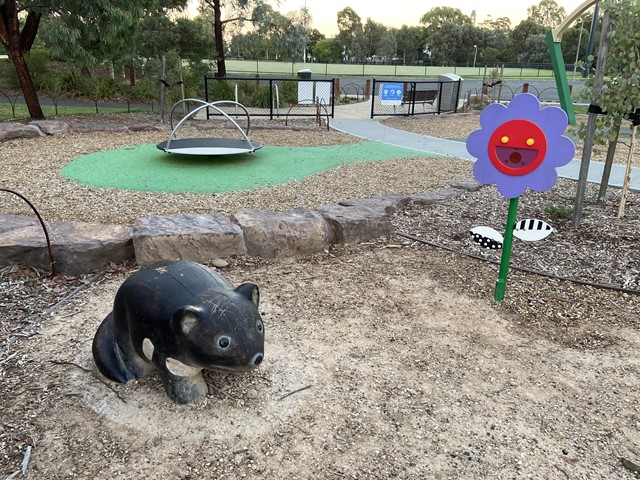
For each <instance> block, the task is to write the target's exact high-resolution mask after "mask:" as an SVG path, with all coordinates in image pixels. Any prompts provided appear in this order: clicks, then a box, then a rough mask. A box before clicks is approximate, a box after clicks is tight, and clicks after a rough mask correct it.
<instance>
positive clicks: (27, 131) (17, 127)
mask: <svg viewBox="0 0 640 480" xmlns="http://www.w3.org/2000/svg"><path fill="white" fill-rule="evenodd" d="M35 137H44V133H42V132H41V131H40V129H39V128H38V127H35V126H30V125H23V124H22V123H15V122H4V123H0V142H6V141H7V140H13V139H16V138H35Z"/></svg>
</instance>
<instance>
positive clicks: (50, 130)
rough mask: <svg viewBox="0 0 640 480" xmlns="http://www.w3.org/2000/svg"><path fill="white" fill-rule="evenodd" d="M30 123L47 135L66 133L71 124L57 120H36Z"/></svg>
mask: <svg viewBox="0 0 640 480" xmlns="http://www.w3.org/2000/svg"><path fill="white" fill-rule="evenodd" d="M29 125H33V126H36V127H38V128H39V129H40V130H41V131H42V132H43V133H45V134H46V135H64V134H65V133H67V132H68V131H69V124H68V123H66V122H60V121H57V120H34V121H32V122H31V123H30V124H29Z"/></svg>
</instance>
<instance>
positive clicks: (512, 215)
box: [493, 197, 520, 302]
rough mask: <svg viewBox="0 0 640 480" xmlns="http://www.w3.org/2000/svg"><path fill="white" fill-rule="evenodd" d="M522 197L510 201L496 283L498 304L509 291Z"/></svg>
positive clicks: (494, 296)
mask: <svg viewBox="0 0 640 480" xmlns="http://www.w3.org/2000/svg"><path fill="white" fill-rule="evenodd" d="M519 200H520V197H515V198H512V199H511V200H510V201H509V213H508V215H507V227H506V230H505V232H504V243H503V244H502V258H501V259H500V274H499V276H498V281H497V282H496V289H495V292H494V295H493V298H494V299H495V300H496V302H501V301H502V300H503V299H504V292H505V290H506V289H507V275H508V274H509V261H510V260H511V245H512V244H513V227H515V225H516V216H517V214H518V202H519Z"/></svg>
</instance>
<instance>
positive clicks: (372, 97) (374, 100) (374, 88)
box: [371, 78, 377, 118]
mask: <svg viewBox="0 0 640 480" xmlns="http://www.w3.org/2000/svg"><path fill="white" fill-rule="evenodd" d="M376 82H377V80H376V79H375V78H374V79H373V95H371V118H373V104H374V103H375V102H376Z"/></svg>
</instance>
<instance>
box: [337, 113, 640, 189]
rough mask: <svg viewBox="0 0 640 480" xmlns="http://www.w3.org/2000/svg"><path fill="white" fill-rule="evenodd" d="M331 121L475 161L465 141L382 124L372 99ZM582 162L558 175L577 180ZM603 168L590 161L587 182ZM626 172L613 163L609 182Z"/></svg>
mask: <svg viewBox="0 0 640 480" xmlns="http://www.w3.org/2000/svg"><path fill="white" fill-rule="evenodd" d="M376 118H377V117H376ZM330 124H331V128H333V129H335V130H338V131H340V132H344V133H347V134H349V135H353V136H355V137H360V138H364V139H367V140H373V141H376V142H381V143H386V144H389V145H395V146H398V147H404V148H410V149H413V150H417V151H420V152H426V153H435V154H437V155H444V156H450V157H456V158H462V159H465V160H475V158H474V157H472V156H471V155H469V152H467V147H466V145H465V144H464V142H457V141H454V140H445V139H442V138H435V137H428V136H424V135H418V134H416V133H411V132H405V131H402V130H398V129H395V128H391V127H387V126H385V125H382V124H381V123H380V122H378V121H377V120H376V119H372V118H371V102H370V101H368V102H361V103H356V104H351V105H338V106H336V107H335V118H334V119H332V120H331V122H330ZM580 163H581V162H580V159H578V158H575V159H573V160H572V161H571V162H570V163H569V164H568V165H565V166H564V167H561V168H559V169H558V175H560V177H562V178H568V179H571V180H577V179H578V175H579V172H580ZM603 169H604V163H603V162H595V161H591V162H590V164H589V175H588V177H587V178H588V181H589V182H592V183H600V180H601V179H602V171H603ZM624 175H625V167H624V165H619V164H614V165H613V166H612V168H611V176H610V177H609V185H610V186H612V187H618V188H622V185H623V182H624ZM630 189H631V190H633V191H640V168H637V167H634V168H633V169H632V170H631V183H630Z"/></svg>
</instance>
